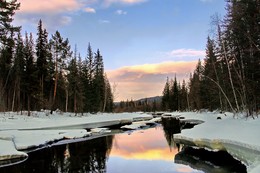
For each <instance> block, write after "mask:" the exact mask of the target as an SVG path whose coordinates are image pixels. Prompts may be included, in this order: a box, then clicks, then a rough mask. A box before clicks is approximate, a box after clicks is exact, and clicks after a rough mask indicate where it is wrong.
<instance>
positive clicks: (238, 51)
mask: <svg viewBox="0 0 260 173" xmlns="http://www.w3.org/2000/svg"><path fill="white" fill-rule="evenodd" d="M209 20H210V19H209ZM210 25H211V30H210V32H209V33H210V34H209V35H208V38H207V44H206V48H205V51H206V56H205V58H204V59H203V60H198V63H197V66H196V69H195V70H194V72H193V73H191V74H190V78H189V79H188V80H186V81H185V80H183V81H181V82H180V81H179V80H178V79H177V78H176V76H175V77H174V79H172V78H169V77H168V78H167V80H166V83H165V85H164V88H163V91H162V98H161V99H160V100H158V99H154V100H150V101H148V102H147V101H142V102H140V101H132V100H127V101H121V102H120V103H119V104H118V106H117V107H116V109H117V110H120V111H125V110H127V111H129V110H134V111H137V110H141V111H144V110H148V111H155V110H157V111H159V110H160V111H195V110H197V111H199V110H202V109H204V110H210V111H213V110H217V109H218V110H220V111H231V112H234V113H237V112H245V113H246V115H247V116H252V115H254V114H257V112H258V111H259V108H260V97H259V96H260V1H259V0H226V15H225V16H224V17H221V16H219V15H218V14H215V15H213V16H212V17H211V24H210Z"/></svg>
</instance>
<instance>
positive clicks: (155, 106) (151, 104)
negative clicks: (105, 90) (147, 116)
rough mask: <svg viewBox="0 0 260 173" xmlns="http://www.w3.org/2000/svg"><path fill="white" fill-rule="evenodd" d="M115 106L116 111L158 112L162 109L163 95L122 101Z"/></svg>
mask: <svg viewBox="0 0 260 173" xmlns="http://www.w3.org/2000/svg"><path fill="white" fill-rule="evenodd" d="M114 106H115V108H114V111H115V112H139V111H142V112H156V111H160V110H161V97H159V96H157V97H153V98H145V99H140V100H132V99H131V100H126V101H120V102H118V103H115V104H114Z"/></svg>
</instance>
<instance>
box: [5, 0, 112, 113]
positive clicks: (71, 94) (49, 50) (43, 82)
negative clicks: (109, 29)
mask: <svg viewBox="0 0 260 173" xmlns="http://www.w3.org/2000/svg"><path fill="white" fill-rule="evenodd" d="M19 6H20V4H19V3H17V0H12V1H5V0H1V11H0V74H1V75H0V111H20V110H28V115H30V110H40V109H44V108H46V109H51V110H52V111H53V110H55V109H57V108H58V109H60V110H62V111H72V112H75V113H79V112H99V111H101V112H111V111H112V110H113V95H112V91H111V87H110V84H109V81H108V79H107V77H106V75H105V73H104V64H103V57H102V55H101V53H100V51H99V49H98V50H97V51H96V52H93V50H92V48H91V45H90V44H88V47H87V56H86V58H84V59H82V57H81V55H80V53H78V51H77V48H76V46H75V50H74V51H72V50H71V46H70V44H69V40H68V39H64V38H63V37H62V36H61V34H60V33H59V31H56V32H55V33H54V34H52V35H51V36H50V39H49V34H48V32H47V31H46V29H44V28H43V25H42V21H41V20H40V21H39V23H38V28H37V38H36V41H34V38H33V36H32V34H31V33H30V34H28V33H25V36H24V37H23V36H22V35H21V33H20V30H21V27H14V26H12V24H11V23H12V21H13V15H14V14H15V11H16V10H18V9H19Z"/></svg>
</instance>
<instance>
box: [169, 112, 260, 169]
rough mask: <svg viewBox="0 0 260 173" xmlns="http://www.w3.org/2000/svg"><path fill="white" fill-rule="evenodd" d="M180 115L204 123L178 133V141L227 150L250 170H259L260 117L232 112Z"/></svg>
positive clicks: (175, 137)
mask: <svg viewBox="0 0 260 173" xmlns="http://www.w3.org/2000/svg"><path fill="white" fill-rule="evenodd" d="M174 114H176V113H173V115H174ZM180 114H181V117H185V120H190V119H196V120H201V121H204V123H202V124H199V125H197V126H195V127H194V128H193V129H186V130H183V131H182V132H181V134H175V135H174V139H175V141H176V142H180V143H187V144H189V145H191V144H192V145H194V146H197V147H201V148H207V149H211V150H226V151H227V152H228V153H230V154H231V155H232V156H233V157H235V158H237V159H238V160H240V161H242V162H243V163H244V164H245V165H246V166H247V168H248V172H260V166H259V165H260V138H259V137H260V136H259V130H260V119H254V120H253V119H245V118H241V117H242V116H238V117H235V118H233V114H231V113H225V114H219V113H212V112H211V113H208V112H205V113H191V112H187V113H178V115H180ZM217 117H221V119H217Z"/></svg>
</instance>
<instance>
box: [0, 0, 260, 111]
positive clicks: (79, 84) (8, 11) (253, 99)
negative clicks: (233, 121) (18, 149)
mask: <svg viewBox="0 0 260 173" xmlns="http://www.w3.org/2000/svg"><path fill="white" fill-rule="evenodd" d="M0 5H1V6H0V8H1V11H0V16H1V18H0V74H1V75H0V111H21V110H28V114H29V115H30V111H31V110H40V109H50V110H52V111H53V110H55V109H57V108H59V109H60V110H62V111H71V112H75V113H80V112H111V111H116V112H122V111H128V112H131V111H191V110H202V109H207V110H211V111H212V110H216V109H219V110H221V111H231V112H234V113H236V112H246V114H247V116H252V115H254V113H257V112H258V111H259V107H260V97H259V95H260V34H259V33H260V1H259V0H226V15H225V16H223V17H221V16H219V15H218V14H215V15H213V16H212V18H211V32H210V33H209V35H208V38H207V44H206V45H205V47H206V48H205V51H206V56H205V58H204V59H203V60H198V63H197V66H196V69H195V70H194V72H192V73H191V74H190V78H189V80H186V81H185V80H183V81H182V82H180V81H179V80H178V79H177V78H176V76H175V78H174V79H172V78H167V80H166V83H165V86H164V88H163V91H162V97H161V98H159V99H158V98H157V99H155V100H151V99H150V100H147V99H144V100H142V101H140V100H139V101H133V100H130V101H128V100H127V101H126V102H125V101H121V102H120V103H118V104H116V105H114V103H113V91H112V90H113V89H112V88H111V85H110V83H109V80H108V78H107V77H106V74H105V72H104V64H103V57H102V55H101V52H100V50H99V49H97V51H93V50H92V47H91V44H90V43H88V47H87V55H86V56H85V57H82V55H81V54H80V53H79V52H78V51H77V46H76V45H75V48H74V50H73V51H72V50H71V49H72V48H71V45H70V44H69V40H68V39H67V38H63V37H62V36H61V34H60V32H59V31H56V32H55V33H54V34H49V33H48V32H47V30H46V29H45V28H43V22H42V21H41V20H39V23H38V28H37V38H33V36H32V34H31V33H25V35H24V36H22V34H21V26H13V25H12V21H13V16H14V15H15V11H16V10H19V7H20V4H19V3H18V2H17V0H12V1H5V0H1V4H0ZM209 20H210V19H209ZM34 39H35V41H34ZM114 108H115V109H114Z"/></svg>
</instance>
